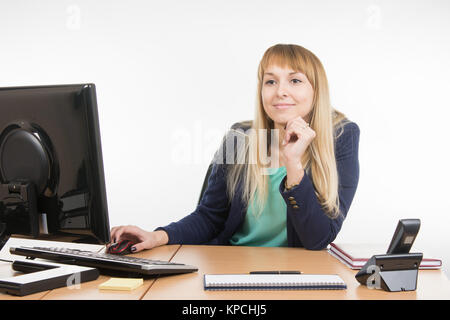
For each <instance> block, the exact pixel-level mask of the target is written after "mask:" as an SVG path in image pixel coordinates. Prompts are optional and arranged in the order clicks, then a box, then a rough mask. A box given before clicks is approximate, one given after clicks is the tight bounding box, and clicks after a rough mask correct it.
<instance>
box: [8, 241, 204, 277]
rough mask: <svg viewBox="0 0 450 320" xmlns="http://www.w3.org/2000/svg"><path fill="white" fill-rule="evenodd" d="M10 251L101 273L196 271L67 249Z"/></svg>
mask: <svg viewBox="0 0 450 320" xmlns="http://www.w3.org/2000/svg"><path fill="white" fill-rule="evenodd" d="M9 251H10V252H11V253H12V254H17V255H20V256H26V257H29V258H41V259H47V260H52V261H56V262H58V263H65V264H73V265H79V266H86V267H94V268H98V269H99V271H100V272H102V271H108V270H111V271H119V273H120V272H122V273H131V274H141V275H159V274H179V273H187V272H194V271H197V270H198V268H197V267H195V266H190V265H186V264H182V263H174V262H168V261H161V260H151V259H143V258H136V257H129V256H120V255H113V254H108V253H97V252H93V251H83V250H77V249H68V248H43V247H10V248H9Z"/></svg>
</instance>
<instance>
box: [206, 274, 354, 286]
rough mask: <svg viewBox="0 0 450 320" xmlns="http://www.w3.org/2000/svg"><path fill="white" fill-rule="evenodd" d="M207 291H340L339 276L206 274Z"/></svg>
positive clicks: (341, 282)
mask: <svg viewBox="0 0 450 320" xmlns="http://www.w3.org/2000/svg"><path fill="white" fill-rule="evenodd" d="M204 289H205V290H340V289H347V285H346V284H345V282H344V281H343V280H342V279H341V277H339V276H338V275H333V274H330V275H325V274H205V276H204Z"/></svg>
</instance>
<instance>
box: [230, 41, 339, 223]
mask: <svg viewBox="0 0 450 320" xmlns="http://www.w3.org/2000/svg"><path fill="white" fill-rule="evenodd" d="M272 65H277V66H280V67H282V68H284V67H289V68H291V69H292V70H294V71H297V72H301V73H303V74H305V75H306V77H307V78H308V80H309V82H310V83H311V85H312V87H313V89H314V98H313V102H312V110H311V113H310V127H311V128H312V129H313V130H314V131H315V132H316V137H315V138H314V140H313V141H312V142H311V144H310V145H309V147H308V149H307V151H306V152H305V154H304V155H303V157H302V159H301V162H302V165H303V168H305V171H307V172H309V171H310V173H311V178H312V182H313V185H314V188H315V193H316V196H317V198H318V200H319V202H320V204H321V205H322V207H323V209H324V211H325V212H326V213H327V215H328V216H329V217H330V218H336V217H338V216H339V214H340V212H339V196H338V173H337V167H336V158H335V151H334V139H335V138H336V136H335V132H336V129H337V127H342V124H343V122H344V121H343V120H345V119H346V118H345V116H344V115H343V114H342V113H340V112H339V111H337V110H335V109H333V108H332V107H331V104H330V98H329V89H328V80H327V77H326V74H325V70H324V68H323V65H322V63H321V62H320V60H319V59H318V58H317V57H316V56H315V55H314V54H313V53H312V52H311V51H309V50H307V49H305V48H303V47H301V46H298V45H293V44H277V45H275V46H273V47H270V48H269V49H267V51H266V52H265V53H264V55H263V57H262V59H261V62H260V64H259V68H258V88H257V97H256V110H255V111H256V112H255V117H254V120H253V122H252V126H251V130H247V131H246V132H245V133H244V132H242V131H240V132H237V134H243V135H244V136H245V143H244V144H243V145H242V146H241V147H240V148H241V150H240V152H239V153H238V154H237V159H236V160H237V163H235V164H234V165H232V166H231V167H230V169H229V170H227V192H228V195H229V197H230V199H232V198H233V197H234V196H235V195H236V192H237V190H240V192H241V193H242V194H241V196H242V200H243V201H244V203H246V204H247V206H248V205H251V204H252V203H255V205H256V206H255V208H256V211H257V212H258V213H261V211H262V210H263V208H264V204H265V201H266V199H267V195H268V182H269V179H268V176H267V174H265V173H264V170H265V169H266V165H265V164H263V163H262V162H261V159H260V156H258V155H260V154H261V150H260V148H262V147H264V148H267V149H266V150H267V151H268V152H269V153H270V147H269V145H270V142H271V132H272V130H271V129H274V123H273V121H272V120H271V119H270V118H269V117H268V116H267V114H266V112H265V111H264V107H263V103H262V96H261V91H262V85H263V75H264V72H265V70H266V69H267V68H268V67H269V66H272ZM261 129H262V130H261ZM260 141H267V146H264V145H261V143H260ZM240 183H242V189H237V186H238V185H239V184H240Z"/></svg>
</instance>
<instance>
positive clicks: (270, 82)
mask: <svg viewBox="0 0 450 320" xmlns="http://www.w3.org/2000/svg"><path fill="white" fill-rule="evenodd" d="M274 83H275V81H274V80H268V81H266V82H265V84H274Z"/></svg>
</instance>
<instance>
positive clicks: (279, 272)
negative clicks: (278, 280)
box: [250, 271, 301, 274]
mask: <svg viewBox="0 0 450 320" xmlns="http://www.w3.org/2000/svg"><path fill="white" fill-rule="evenodd" d="M250 274H301V272H300V271H250Z"/></svg>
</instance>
